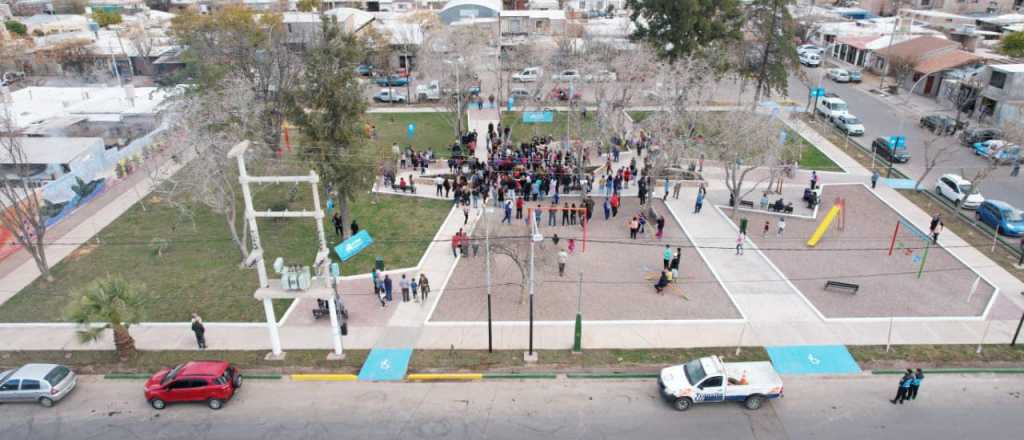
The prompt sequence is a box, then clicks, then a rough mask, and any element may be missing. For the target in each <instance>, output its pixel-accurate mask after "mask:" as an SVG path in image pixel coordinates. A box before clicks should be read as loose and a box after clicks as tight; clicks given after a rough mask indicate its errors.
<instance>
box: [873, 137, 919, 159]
mask: <svg viewBox="0 0 1024 440" xmlns="http://www.w3.org/2000/svg"><path fill="white" fill-rule="evenodd" d="M871 151H873V152H875V153H878V154H879V155H880V156H882V157H884V158H885V160H888V161H889V162H895V163H907V162H910V152H908V151H907V148H906V147H898V148H891V147H889V140H888V139H886V138H884V137H878V138H875V140H874V141H873V142H871Z"/></svg>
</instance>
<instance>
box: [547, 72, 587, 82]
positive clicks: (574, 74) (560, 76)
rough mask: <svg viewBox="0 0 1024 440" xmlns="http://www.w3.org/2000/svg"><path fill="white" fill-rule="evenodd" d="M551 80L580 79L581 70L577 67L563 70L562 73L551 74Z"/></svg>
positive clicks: (566, 80) (567, 80)
mask: <svg viewBox="0 0 1024 440" xmlns="http://www.w3.org/2000/svg"><path fill="white" fill-rule="evenodd" d="M551 80H552V81H557V82H569V81H579V80H580V72H579V71H578V70H576V69H567V70H563V71H561V72H560V73H556V74H554V75H551Z"/></svg>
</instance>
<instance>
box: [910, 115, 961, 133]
mask: <svg viewBox="0 0 1024 440" xmlns="http://www.w3.org/2000/svg"><path fill="white" fill-rule="evenodd" d="M918 125H920V126H921V128H925V129H928V130H930V131H932V132H933V133H938V134H949V133H952V132H953V130H954V127H956V119H953V118H951V117H949V116H946V115H927V116H922V117H921V120H920V121H919V123H918Z"/></svg>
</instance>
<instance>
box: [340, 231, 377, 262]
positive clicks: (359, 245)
mask: <svg viewBox="0 0 1024 440" xmlns="http://www.w3.org/2000/svg"><path fill="white" fill-rule="evenodd" d="M371 244H373V237H370V233H369V232H366V230H365V229H363V230H362V231H359V232H358V233H357V234H356V235H353V236H351V237H349V238H348V239H347V240H345V241H343V242H341V243H340V244H338V245H337V246H335V247H334V253H336V254H338V258H341V261H348V259H349V258H352V257H354V256H356V254H358V253H359V252H361V251H362V250H363V249H366V248H367V246H370V245H371Z"/></svg>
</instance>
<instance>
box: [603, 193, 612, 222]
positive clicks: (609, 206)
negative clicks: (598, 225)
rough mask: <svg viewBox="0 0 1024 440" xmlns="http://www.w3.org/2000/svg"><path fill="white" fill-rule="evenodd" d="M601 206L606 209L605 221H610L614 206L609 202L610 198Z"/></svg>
mask: <svg viewBox="0 0 1024 440" xmlns="http://www.w3.org/2000/svg"><path fill="white" fill-rule="evenodd" d="M601 205H602V207H603V208H604V219H605V220H608V217H610V216H611V215H612V204H611V202H609V201H608V198H607V197H605V199H604V203H602V204H601Z"/></svg>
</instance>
